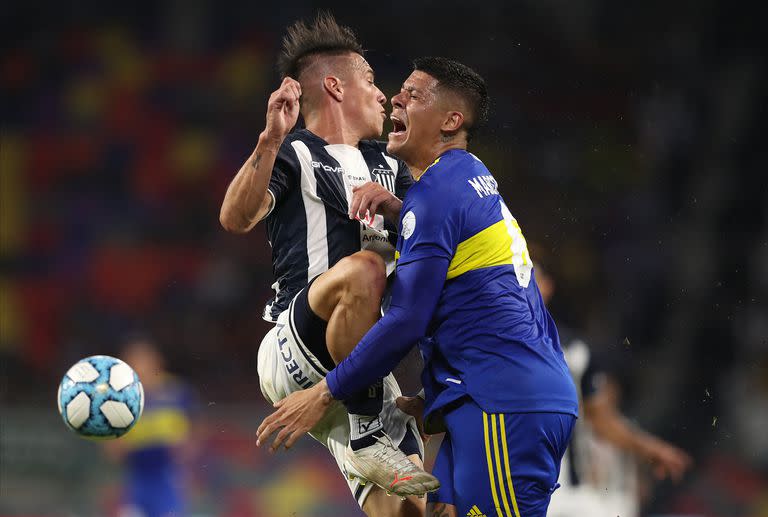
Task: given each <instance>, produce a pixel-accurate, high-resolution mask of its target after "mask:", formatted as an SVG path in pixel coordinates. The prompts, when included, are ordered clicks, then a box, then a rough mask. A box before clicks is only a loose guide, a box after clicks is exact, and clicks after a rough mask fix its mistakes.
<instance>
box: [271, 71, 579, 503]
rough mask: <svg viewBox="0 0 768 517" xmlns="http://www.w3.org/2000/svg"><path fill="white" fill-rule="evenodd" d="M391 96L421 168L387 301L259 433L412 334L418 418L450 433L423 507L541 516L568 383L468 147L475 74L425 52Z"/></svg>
mask: <svg viewBox="0 0 768 517" xmlns="http://www.w3.org/2000/svg"><path fill="white" fill-rule="evenodd" d="M414 65H415V70H414V72H413V73H412V74H411V75H410V77H408V79H407V80H406V81H405V83H404V84H403V86H402V88H401V90H400V93H398V94H397V95H396V96H395V97H393V98H392V106H393V111H392V117H391V118H392V120H393V122H394V131H393V132H392V133H390V134H389V143H388V145H387V150H388V151H389V152H390V153H392V154H393V155H395V156H398V157H399V158H401V159H403V160H404V161H405V162H406V163H408V164H409V165H410V166H411V168H412V170H419V171H424V172H423V173H421V174H420V177H419V178H418V179H419V180H418V182H417V183H416V184H415V185H414V186H413V187H412V188H411V189H410V190H409V191H408V193H407V194H406V196H405V199H404V200H403V207H402V214H403V215H402V216H401V221H400V237H399V239H398V246H397V249H398V252H399V259H398V262H397V271H396V277H395V281H394V285H393V289H392V301H391V304H390V309H389V311H388V312H387V313H386V314H385V315H384V317H383V318H382V319H381V320H379V321H378V322H377V323H376V325H374V327H373V328H372V329H371V330H370V331H369V332H368V333H367V334H366V335H365V337H364V338H363V339H362V340H361V342H360V343H359V344H358V346H357V347H355V349H354V350H353V351H352V353H351V354H350V355H349V356H348V357H347V358H346V359H345V360H344V361H342V362H341V363H339V364H338V365H337V366H336V368H334V369H333V370H332V371H330V372H329V373H328V374H327V375H326V377H325V380H324V381H323V382H321V383H319V384H318V385H316V386H314V387H313V388H311V389H309V390H306V391H304V392H302V393H294V394H292V395H291V396H290V397H288V398H286V399H284V400H283V401H281V403H280V404H278V409H277V410H276V411H275V412H274V413H273V414H272V415H270V416H268V417H267V418H265V419H264V421H263V422H262V424H261V425H260V426H259V430H258V433H259V438H258V443H265V442H266V441H267V440H268V438H269V436H270V435H271V434H272V433H273V432H274V431H275V430H276V429H277V428H279V427H282V428H283V429H282V430H281V431H280V433H279V434H278V435H277V437H276V438H275V440H274V441H273V443H272V448H278V447H280V445H281V444H283V443H285V445H286V446H290V445H292V444H293V443H294V442H295V441H296V440H297V439H298V438H299V436H301V434H303V433H304V432H305V431H306V430H307V429H308V428H309V427H311V426H312V425H313V423H314V422H315V421H317V419H319V418H322V415H323V414H324V413H325V407H327V406H328V405H330V404H331V402H332V401H333V400H345V399H346V398H348V397H349V396H350V395H351V394H352V393H354V392H355V391H356V390H357V389H359V388H360V387H361V386H365V385H366V384H367V383H368V382H370V379H371V378H375V377H376V376H377V375H380V372H385V371H388V369H389V368H391V367H392V365H394V364H397V362H398V360H399V359H400V358H401V357H403V356H404V355H405V354H406V353H407V351H408V350H409V349H410V348H411V347H413V346H414V345H415V344H416V343H417V342H418V344H419V348H420V350H421V353H422V356H423V357H424V371H423V374H422V382H423V384H424V388H425V398H426V400H425V419H426V429H427V431H430V430H438V429H443V430H445V431H446V434H445V437H444V439H443V442H442V445H441V447H440V450H439V452H438V456H437V459H436V462H435V467H434V470H433V474H435V475H436V476H437V478H438V479H439V480H440V483H441V487H440V489H439V490H438V491H436V492H434V493H431V494H429V499H428V500H429V502H428V505H427V514H428V515H430V516H435V515H451V516H456V515H458V516H462V517H463V516H465V515H469V516H473V517H481V516H486V517H491V516H505V517H509V516H514V517H520V516H521V515H523V516H525V517H543V516H545V515H546V512H547V506H548V504H549V501H550V497H551V494H552V492H553V491H554V490H555V489H556V488H557V486H558V485H557V478H558V474H559V470H560V460H561V459H562V456H563V453H564V451H565V449H566V446H567V444H568V440H569V439H570V435H571V431H572V429H573V426H574V423H575V421H576V415H577V409H578V403H577V396H576V389H575V386H574V384H573V381H572V379H571V376H570V373H569V372H568V366H567V365H566V363H565V359H564V357H563V352H562V350H561V348H560V343H559V339H558V334H557V329H556V327H555V324H554V321H553V320H552V318H551V316H550V315H549V312H547V309H546V308H545V306H544V302H543V301H542V298H541V294H540V293H539V289H538V286H537V284H536V278H535V274H534V271H533V265H532V262H531V257H530V256H529V253H528V249H527V245H526V241H525V238H524V237H523V234H522V232H521V230H520V226H519V225H518V223H517V221H516V220H515V219H514V217H512V215H511V214H510V211H509V209H508V208H507V205H506V204H505V202H504V200H503V199H502V198H501V196H500V195H499V192H498V189H497V183H496V180H495V179H494V178H493V176H492V175H491V173H490V172H489V171H488V169H487V168H486V167H485V165H483V163H482V162H481V161H480V160H479V159H478V158H477V157H475V156H474V155H472V154H470V153H469V152H467V150H466V149H467V143H468V141H469V138H470V136H471V133H472V130H473V129H474V128H475V127H476V126H477V125H478V124H479V123H480V122H481V121H482V120H483V119H484V117H485V113H486V111H487V106H488V97H487V92H486V87H485V83H484V81H483V79H482V78H481V77H480V76H479V75H478V74H477V73H475V72H474V71H472V70H471V69H469V68H468V67H466V66H464V65H462V64H460V63H457V62H455V61H451V60H449V59H445V58H423V59H418V60H416V61H415V63H414Z"/></svg>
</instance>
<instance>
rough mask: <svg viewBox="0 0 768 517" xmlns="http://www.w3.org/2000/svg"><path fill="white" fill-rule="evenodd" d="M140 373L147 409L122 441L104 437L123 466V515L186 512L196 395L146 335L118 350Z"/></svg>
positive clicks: (152, 516) (157, 516)
mask: <svg viewBox="0 0 768 517" xmlns="http://www.w3.org/2000/svg"><path fill="white" fill-rule="evenodd" d="M120 356H121V358H122V359H123V360H125V362H127V363H128V364H130V365H131V366H132V367H133V368H134V370H135V371H136V373H137V374H138V375H139V378H141V382H142V385H143V386H144V393H145V397H146V398H145V403H144V412H143V414H142V416H141V418H140V419H139V421H138V422H137V423H136V426H135V427H134V428H133V429H131V432H130V433H128V434H126V435H125V436H123V437H122V438H121V439H120V440H113V441H110V442H105V444H104V446H105V448H106V449H107V453H108V455H110V456H111V457H112V458H113V459H116V460H120V461H121V463H122V464H123V465H124V467H125V477H124V493H123V500H122V502H121V506H120V509H119V512H118V514H119V516H120V517H130V516H134V517H135V516H142V517H168V516H171V515H173V516H177V517H182V516H184V515H186V514H187V512H186V499H187V495H186V490H185V479H184V477H185V475H184V461H183V459H184V456H186V455H188V454H189V451H190V450H191V440H190V438H191V434H192V420H191V418H192V414H193V412H194V406H195V401H194V395H193V393H192V391H191V390H190V388H189V387H188V386H187V385H186V384H185V383H184V382H183V381H181V380H180V379H178V378H177V377H174V376H173V375H171V374H170V373H168V372H167V371H166V370H165V367H164V360H163V357H162V356H161V354H160V351H159V350H158V349H157V347H156V346H155V344H154V343H153V342H152V341H151V340H150V339H149V338H147V337H140V336H133V337H132V338H131V339H129V340H127V341H126V343H125V345H124V347H123V350H122V352H121V354H120Z"/></svg>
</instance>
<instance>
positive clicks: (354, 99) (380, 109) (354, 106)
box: [343, 54, 387, 139]
mask: <svg viewBox="0 0 768 517" xmlns="http://www.w3.org/2000/svg"><path fill="white" fill-rule="evenodd" d="M351 59H352V64H351V65H352V66H351V70H350V72H349V73H348V74H346V78H345V80H344V81H343V84H344V103H345V104H347V103H348V104H347V107H348V108H349V110H350V113H354V114H355V119H356V120H357V123H358V124H357V125H358V127H359V129H360V132H361V134H360V138H361V139H362V138H378V137H379V136H381V132H382V131H383V130H384V119H385V118H386V117H387V114H386V111H385V110H384V103H385V102H386V101H387V98H386V97H385V96H384V94H383V93H382V92H381V90H379V89H378V87H377V86H376V84H375V83H374V80H373V69H371V65H369V64H368V62H367V61H366V60H365V59H364V58H363V56H361V55H360V54H353V55H352V56H351Z"/></svg>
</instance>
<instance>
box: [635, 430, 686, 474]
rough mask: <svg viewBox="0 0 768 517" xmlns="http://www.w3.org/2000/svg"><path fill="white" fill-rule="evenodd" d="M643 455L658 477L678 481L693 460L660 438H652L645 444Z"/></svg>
mask: <svg viewBox="0 0 768 517" xmlns="http://www.w3.org/2000/svg"><path fill="white" fill-rule="evenodd" d="M645 457H646V458H647V459H648V461H650V463H651V466H652V468H653V473H654V475H655V476H656V477H657V478H658V479H666V478H668V477H669V478H671V479H672V480H674V481H680V479H681V478H682V477H683V474H684V473H685V471H686V470H688V468H689V467H690V466H691V463H692V462H693V460H692V459H691V457H690V456H689V455H688V454H687V453H686V452H685V451H683V450H681V449H678V448H677V447H675V446H674V445H670V444H669V443H667V442H664V441H662V440H658V439H653V440H652V441H651V442H650V443H649V444H648V446H647V448H646V451H645Z"/></svg>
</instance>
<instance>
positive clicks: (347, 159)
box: [264, 129, 413, 321]
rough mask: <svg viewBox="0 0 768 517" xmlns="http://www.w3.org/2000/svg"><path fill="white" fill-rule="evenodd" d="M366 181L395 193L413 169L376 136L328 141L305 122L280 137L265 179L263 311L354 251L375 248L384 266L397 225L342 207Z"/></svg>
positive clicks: (273, 313)
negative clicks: (267, 265) (267, 255)
mask: <svg viewBox="0 0 768 517" xmlns="http://www.w3.org/2000/svg"><path fill="white" fill-rule="evenodd" d="M369 181H376V182H378V183H380V184H382V185H383V186H384V187H386V188H387V189H388V190H389V191H390V192H393V193H394V194H395V195H396V196H397V197H399V198H400V199H402V198H403V197H404V196H405V192H406V191H407V190H408V188H409V187H410V186H411V185H412V184H413V177H412V176H411V173H410V171H409V170H408V167H407V166H406V165H405V163H404V162H402V161H401V160H398V159H396V158H393V157H391V156H389V155H388V154H387V153H386V144H385V143H383V142H377V141H373V140H363V141H361V142H360V143H359V145H358V146H357V147H352V146H349V145H345V144H329V143H328V142H326V141H325V140H323V139H322V138H320V137H319V136H317V135H315V134H313V133H312V132H310V131H308V130H306V129H302V130H299V131H296V132H294V133H291V134H290V135H288V137H286V139H285V141H284V142H283V144H282V146H281V147H280V151H279V152H278V155H277V159H276V160H275V166H274V168H273V170H272V178H271V179H270V182H269V193H270V195H271V196H272V197H273V198H274V203H273V208H272V211H271V212H270V213H269V215H268V216H267V217H266V223H267V235H268V237H269V243H270V245H271V246H272V270H273V274H274V277H275V283H274V284H273V285H272V288H273V289H274V290H275V296H274V297H273V298H272V300H270V302H269V303H268V304H267V306H266V307H265V308H264V319H266V320H267V321H276V320H277V316H278V315H279V314H280V313H281V312H282V311H284V310H285V309H287V308H288V304H289V302H290V301H291V299H292V298H293V297H294V296H295V295H296V293H298V292H299V291H300V290H301V289H302V288H303V287H304V286H306V285H307V284H308V283H309V281H310V280H312V279H313V278H315V277H316V276H318V275H320V274H321V273H324V272H325V271H327V270H328V269H329V268H330V267H332V266H333V265H334V264H336V262H338V261H339V260H341V259H342V258H344V257H346V256H348V255H351V254H353V253H355V252H357V251H360V250H366V249H367V250H371V251H375V252H377V253H379V254H380V255H381V256H382V257H383V258H384V260H385V261H386V263H387V273H389V272H391V270H393V269H394V253H395V244H396V243H397V235H396V231H397V227H396V226H395V225H394V224H392V223H390V222H385V221H384V218H383V217H382V216H380V215H377V216H375V217H373V218H371V219H368V220H366V221H357V220H350V219H349V216H348V215H347V214H348V212H349V201H350V200H351V198H352V188H353V187H355V186H358V185H362V184H364V183H367V182H369Z"/></svg>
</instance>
